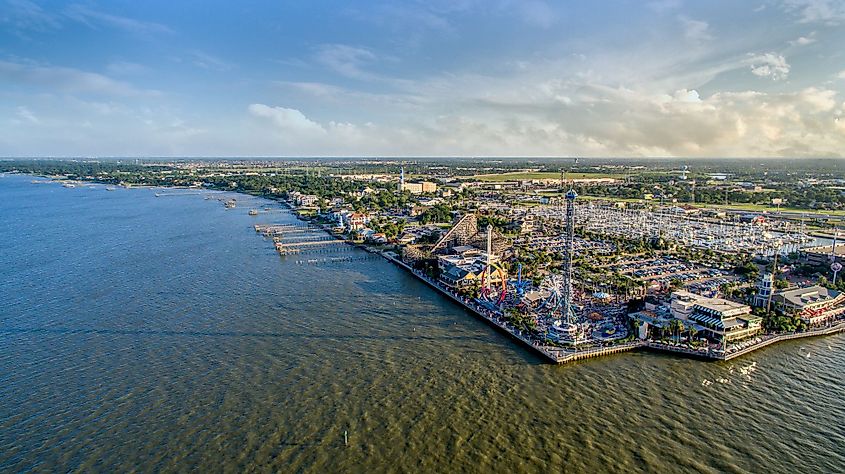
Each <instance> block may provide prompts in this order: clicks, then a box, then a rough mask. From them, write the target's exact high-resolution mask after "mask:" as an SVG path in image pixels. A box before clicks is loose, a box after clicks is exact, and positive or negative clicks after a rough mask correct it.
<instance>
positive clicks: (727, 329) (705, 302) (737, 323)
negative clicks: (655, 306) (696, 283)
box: [669, 291, 763, 341]
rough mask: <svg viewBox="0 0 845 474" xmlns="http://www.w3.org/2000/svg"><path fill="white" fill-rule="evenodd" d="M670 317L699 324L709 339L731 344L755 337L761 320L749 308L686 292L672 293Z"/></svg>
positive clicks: (740, 304)
mask: <svg viewBox="0 0 845 474" xmlns="http://www.w3.org/2000/svg"><path fill="white" fill-rule="evenodd" d="M669 308H670V311H671V313H672V316H674V317H675V318H678V319H681V320H684V321H694V322H696V323H698V324H699V325H701V326H702V327H703V328H704V329H705V331H706V332H707V333H709V334H708V335H709V336H710V337H712V338H713V339H717V340H724V341H735V340H739V339H745V338H747V337H751V336H753V335H755V334H758V333H759V332H760V331H761V330H762V327H763V325H762V323H763V320H762V319H761V318H759V317H757V316H752V315H751V307H750V306H748V305H745V304H742V303H737V302H734V301H729V300H726V299H722V298H707V297H704V296H701V295H697V294H694V293H689V292H687V291H676V292H674V293H672V300H671V302H670V306H669Z"/></svg>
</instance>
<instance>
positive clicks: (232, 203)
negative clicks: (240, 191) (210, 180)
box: [225, 199, 235, 209]
mask: <svg viewBox="0 0 845 474" xmlns="http://www.w3.org/2000/svg"><path fill="white" fill-rule="evenodd" d="M225 206H226V209H232V208H233V207H235V200H234V199H230V200H228V201H226V204H225Z"/></svg>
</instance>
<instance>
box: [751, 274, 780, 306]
mask: <svg viewBox="0 0 845 474" xmlns="http://www.w3.org/2000/svg"><path fill="white" fill-rule="evenodd" d="M774 283H775V276H774V275H773V274H771V273H769V272H766V273H763V275H762V276H761V277H760V281H758V282H757V294H756V295H754V306H757V307H759V308H764V307H766V306H768V304H769V298H770V297H771V295H772V288H773V287H774Z"/></svg>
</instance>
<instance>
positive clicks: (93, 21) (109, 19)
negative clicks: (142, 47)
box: [64, 3, 172, 34]
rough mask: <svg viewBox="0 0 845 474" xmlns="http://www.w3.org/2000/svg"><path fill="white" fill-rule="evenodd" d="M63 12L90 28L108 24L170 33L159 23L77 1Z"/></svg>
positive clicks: (131, 30)
mask: <svg viewBox="0 0 845 474" xmlns="http://www.w3.org/2000/svg"><path fill="white" fill-rule="evenodd" d="M64 13H65V15H66V16H67V17H68V18H70V19H72V20H75V21H78V22H80V23H83V24H85V25H88V26H89V27H91V28H96V27H98V26H108V27H111V28H116V29H119V30H123V31H126V32H128V33H135V34H161V33H172V30H171V29H170V28H168V27H167V26H165V25H162V24H160V23H155V22H150V21H141V20H136V19H134V18H128V17H124V16H119V15H113V14H109V13H105V12H101V11H98V10H94V9H92V8H90V7H87V6H85V5H82V4H78V3H76V4H72V5H70V6H69V7H68V8H67V9H65V12H64Z"/></svg>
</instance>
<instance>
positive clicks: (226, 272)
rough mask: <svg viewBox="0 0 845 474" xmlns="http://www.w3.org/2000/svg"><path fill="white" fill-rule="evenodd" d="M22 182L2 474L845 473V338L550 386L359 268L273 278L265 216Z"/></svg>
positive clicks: (477, 333) (424, 295)
mask: <svg viewBox="0 0 845 474" xmlns="http://www.w3.org/2000/svg"><path fill="white" fill-rule="evenodd" d="M31 180H32V177H25V176H11V175H8V176H5V177H2V178H0V222H2V226H0V242H2V247H0V269H2V270H0V301H2V302H3V303H2V305H0V341H2V343H0V400H2V404H0V471H3V472H7V471H8V472H18V471H31V470H41V471H70V470H81V471H90V470H101V471H126V470H131V469H137V470H139V471H152V470H165V471H175V470H179V471H182V470H189V469H201V470H203V471H241V470H250V471H253V470H257V471H267V470H274V471H282V472H335V471H343V472H430V471H436V472H477V471H481V472H489V471H498V472H517V471H520V472H550V471H551V472H561V471H566V472H600V471H652V472H762V471H767V472H843V471H845V449H844V448H843V446H845V429H843V427H842V419H843V415H845V408H843V383H842V374H843V369H844V368H845V337H843V336H841V335H838V336H832V337H825V338H817V339H809V340H801V341H793V342H787V343H783V344H780V345H777V346H775V347H772V348H768V349H764V350H762V351H759V352H756V353H754V354H751V355H750V356H747V357H744V358H740V359H739V360H735V361H732V362H729V363H708V362H701V361H696V360H689V359H682V358H677V357H672V356H667V355H658V354H649V353H629V354H620V355H616V356H610V357H606V358H602V359H593V360H589V361H584V362H581V363H576V364H573V365H567V366H561V367H557V366H551V365H547V364H544V363H542V361H541V360H540V359H538V358H537V357H536V356H534V355H532V354H531V353H529V352H527V351H526V350H524V349H522V348H520V347H519V346H517V345H516V344H515V343H514V342H512V341H511V340H509V339H508V338H506V337H505V336H503V335H501V334H499V333H497V332H496V331H494V330H493V329H491V328H490V327H488V326H487V325H486V324H485V323H483V322H481V321H479V320H477V319H475V318H473V317H472V316H471V315H470V314H468V313H467V312H465V311H464V310H462V309H461V308H459V307H458V306H456V305H455V304H453V303H450V302H448V301H446V300H445V299H443V298H442V297H440V296H438V295H437V294H435V293H434V292H433V291H432V290H431V289H429V288H427V287H426V286H425V285H424V284H422V283H420V282H418V281H417V280H415V279H414V278H412V277H411V276H409V275H408V274H407V273H405V272H403V271H402V270H400V269H398V268H396V267H395V266H393V265H391V264H389V263H388V262H386V261H384V260H382V259H379V258H377V257H374V256H369V255H368V254H366V253H365V252H362V251H360V250H357V249H352V248H344V249H336V250H335V251H334V252H333V253H325V254H322V253H317V254H300V255H293V256H288V257H282V258H280V257H279V256H278V255H277V254H276V253H275V251H274V250H273V247H272V243H271V242H269V241H267V240H265V239H263V238H262V237H261V236H260V235H258V234H256V233H255V232H254V230H253V229H252V225H253V224H254V223H259V222H261V223H269V222H294V219H293V218H292V217H291V216H290V215H289V214H287V213H285V212H283V211H275V212H273V213H266V214H265V213H262V214H261V215H260V216H257V217H250V216H248V215H247V210H248V209H250V208H252V207H257V208H263V207H264V206H266V205H272V204H268V203H267V201H263V200H260V199H257V198H252V197H246V196H237V199H238V202H239V205H238V207H237V208H235V209H231V210H226V209H224V207H223V205H222V203H221V202H219V201H217V200H216V199H208V200H206V199H205V198H204V196H202V195H183V196H163V197H159V198H156V197H155V192H156V190H152V189H122V188H121V189H118V190H117V191H114V192H107V191H106V190H105V188H104V187H102V186H93V187H76V188H63V187H61V186H60V185H58V184H31V183H30V181H31ZM209 194H210V195H212V196H215V197H217V196H218V195H217V194H213V193H209ZM274 207H275V208H276V209H278V206H275V205H274ZM337 256H347V257H354V258H352V259H351V261H345V262H335V263H322V264H317V265H309V264H301V263H298V262H300V261H302V260H307V259H310V258H330V257H337ZM807 354H810V356H809V357H807ZM752 362H757V370H756V371H754V372H753V373H751V376H750V378H748V377H745V376H742V375H741V374H740V373H739V370H738V368H739V367H743V366H747V365H749V364H751V363H752ZM732 368H733V369H734V371H733V373H731V372H730V370H731V369H732ZM722 377H724V378H727V379H728V380H729V381H730V383H729V384H722V383H718V382H716V379H718V378H722ZM704 379H707V380H710V381H713V382H714V383H713V384H712V385H710V386H702V384H701V382H702V380H704ZM345 431H346V432H348V445H346V444H345V443H344V432H345Z"/></svg>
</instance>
